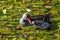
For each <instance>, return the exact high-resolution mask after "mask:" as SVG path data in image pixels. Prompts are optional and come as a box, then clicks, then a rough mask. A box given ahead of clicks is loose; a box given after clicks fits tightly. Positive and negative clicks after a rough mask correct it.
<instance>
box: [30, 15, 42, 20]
mask: <svg viewBox="0 0 60 40" xmlns="http://www.w3.org/2000/svg"><path fill="white" fill-rule="evenodd" d="M31 19H32V20H42V19H43V15H34V16H31Z"/></svg>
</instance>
